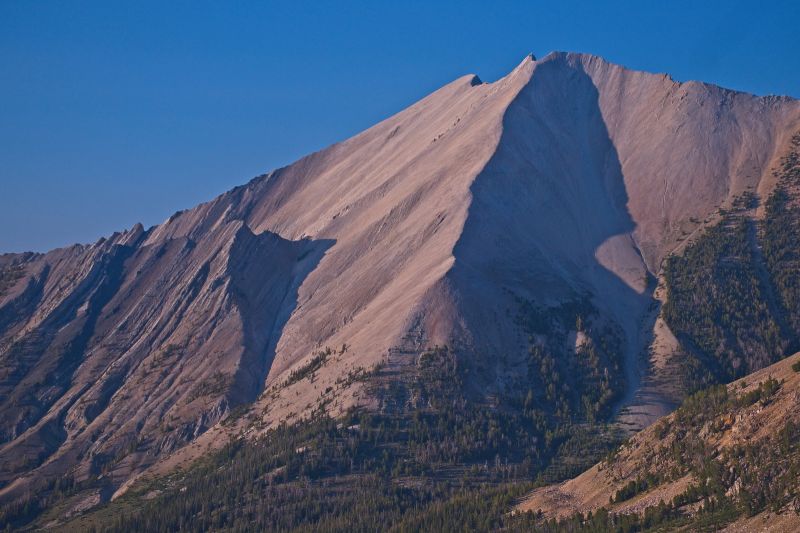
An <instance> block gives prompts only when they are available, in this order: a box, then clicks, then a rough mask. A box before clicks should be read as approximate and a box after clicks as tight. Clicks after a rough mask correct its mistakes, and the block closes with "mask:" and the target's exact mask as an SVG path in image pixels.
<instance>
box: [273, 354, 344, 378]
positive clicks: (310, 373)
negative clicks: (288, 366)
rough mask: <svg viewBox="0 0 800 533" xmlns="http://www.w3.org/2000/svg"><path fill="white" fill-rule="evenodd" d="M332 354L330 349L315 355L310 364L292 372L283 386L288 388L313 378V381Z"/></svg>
mask: <svg viewBox="0 0 800 533" xmlns="http://www.w3.org/2000/svg"><path fill="white" fill-rule="evenodd" d="M343 349H344V348H343ZM331 354H333V350H331V349H330V348H325V350H324V351H321V352H317V353H315V354H314V355H313V356H312V357H311V360H310V361H309V362H308V363H306V364H304V365H303V366H301V367H300V368H297V369H295V370H292V372H291V373H290V374H289V377H288V378H287V379H286V382H285V383H284V384H283V385H284V386H285V387H288V386H289V385H293V384H295V383H297V382H298V381H302V380H304V379H305V378H311V380H312V381H313V380H314V373H315V372H316V371H317V370H319V369H320V368H322V367H323V366H324V365H325V363H326V362H327V361H328V358H329V357H330V356H331Z"/></svg>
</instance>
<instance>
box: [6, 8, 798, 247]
mask: <svg viewBox="0 0 800 533" xmlns="http://www.w3.org/2000/svg"><path fill="white" fill-rule="evenodd" d="M767 5H769V7H761V6H767ZM798 20H800V2H790V1H774V2H769V3H762V2H759V3H755V2H753V3H751V2H736V1H727V2H699V1H698V2H683V1H671V2H666V1H665V2H568V1H549V2H503V1H495V2H488V1H487V2H469V1H461V2H434V1H426V2H415V1H404V2H388V1H387V2H347V1H337V2H322V1H318V2H307V3H306V2H244V1H241V2H222V1H218V2H205V1H186V2H149V1H138V2H127V3H123V2H113V1H112V2H108V1H97V2H90V1H79V0H73V1H70V2H63V1H46V0H40V1H23V0H17V1H14V0H5V1H3V2H0V79H1V80H2V83H0V252H5V251H22V250H36V251H43V250H47V249H50V248H53V247H56V246H62V245H66V244H70V243H73V242H92V241H94V240H96V239H97V238H98V237H100V236H102V235H106V234H109V233H111V232H113V231H114V230H119V229H123V228H127V227H130V226H132V225H133V224H134V223H135V222H139V221H141V222H143V223H144V224H145V226H149V225H152V224H156V223H159V222H161V221H162V220H164V219H165V218H166V217H167V216H169V215H170V214H171V213H173V212H174V211H176V210H178V209H183V208H187V207H191V206H193V205H195V204H197V203H199V202H201V201H205V200H208V199H211V198H212V197H214V196H215V195H217V194H219V193H221V192H223V191H225V190H227V189H229V188H230V187H233V186H235V185H238V184H241V183H244V182H246V181H247V180H249V179H250V178H251V177H253V176H255V175H257V174H260V173H263V172H265V171H267V170H270V169H272V168H275V167H278V166H282V165H285V164H287V163H290V162H291V161H293V160H295V159H297V158H298V157H300V156H302V155H304V154H306V153H308V152H311V151H314V150H318V149H320V148H323V147H324V146H326V145H328V144H330V143H333V142H336V141H338V140H342V139H345V138H347V137H349V136H351V135H353V134H355V133H357V132H359V131H361V130H363V129H365V128H367V127H369V126H370V125H372V124H374V123H375V122H377V121H379V120H381V119H383V118H385V117H387V116H389V115H391V114H393V113H395V112H397V111H399V110H401V109H402V108H404V107H405V106H407V105H408V104H411V103H413V102H414V101H416V100H417V99H419V98H420V97H422V96H424V95H425V94H427V93H429V92H431V91H433V90H435V89H436V88H437V87H439V86H441V85H443V84H445V83H447V82H449V81H451V80H453V79H454V78H456V77H458V76H461V75H463V74H467V73H475V74H478V75H479V76H480V77H481V78H482V79H484V80H486V81H492V80H494V79H496V78H498V77H500V76H502V75H504V74H505V73H506V72H508V71H509V70H510V69H511V68H513V67H514V66H515V65H516V64H517V63H519V62H520V61H521V60H522V58H523V57H524V56H525V55H526V54H527V53H529V52H533V53H534V54H536V55H537V56H543V55H545V54H546V53H547V52H549V51H552V50H569V51H581V52H589V53H593V54H598V55H602V56H604V57H606V58H607V59H609V60H610V61H613V62H616V63H620V64H623V65H625V66H628V67H631V68H636V69H642V70H648V71H653V72H668V73H670V74H671V75H672V76H673V77H674V78H676V79H678V80H688V79H701V80H704V81H708V82H711V83H716V84H719V85H723V86H726V87H730V88H733V89H739V90H744V91H748V92H753V93H756V94H788V95H792V96H795V97H800V59H798V58H800V55H798V50H799V49H800V37H798V35H800V34H799V33H798V31H797V24H798Z"/></svg>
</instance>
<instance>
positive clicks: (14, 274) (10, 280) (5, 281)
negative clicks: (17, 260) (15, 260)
mask: <svg viewBox="0 0 800 533" xmlns="http://www.w3.org/2000/svg"><path fill="white" fill-rule="evenodd" d="M24 275H25V266H24V265H22V264H12V265H8V266H6V267H5V268H4V269H2V270H0V297H3V296H5V294H6V292H8V290H9V289H11V287H13V286H14V284H15V283H16V282H17V281H19V279H20V278H21V277H22V276H24Z"/></svg>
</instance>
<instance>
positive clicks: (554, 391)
mask: <svg viewBox="0 0 800 533" xmlns="http://www.w3.org/2000/svg"><path fill="white" fill-rule="evenodd" d="M521 308H522V313H521V317H520V322H521V324H522V326H523V328H524V329H525V331H526V332H527V333H528V335H529V354H530V359H529V361H528V369H527V370H528V372H527V373H528V380H527V385H528V387H529V388H528V391H527V393H526V396H525V399H524V401H523V409H524V411H525V412H527V413H530V414H531V416H539V417H542V418H550V419H551V420H554V421H557V422H559V423H571V422H589V423H594V422H596V421H599V420H603V419H605V418H607V417H608V416H609V415H610V414H611V409H612V406H613V403H614V402H615V401H616V400H617V399H618V398H619V396H620V395H621V394H622V391H623V389H624V386H625V382H624V375H625V373H624V372H623V371H622V364H623V360H622V359H623V352H622V341H621V337H622V335H621V334H620V333H619V331H618V329H616V328H614V327H613V326H612V325H610V324H602V323H601V321H600V320H599V318H598V315H597V312H596V310H595V309H594V307H593V306H592V304H591V302H590V301H589V298H588V297H587V296H584V297H581V298H575V299H573V300H571V301H567V302H565V303H562V304H561V305H559V306H557V307H550V308H542V307H537V306H535V305H533V304H531V303H530V302H522V306H521ZM570 335H574V336H575V338H581V339H582V340H583V342H580V343H576V342H575V341H573V342H572V343H571V344H572V345H573V346H574V347H573V346H570V342H568V341H569V340H570ZM576 344H577V346H575V345H576Z"/></svg>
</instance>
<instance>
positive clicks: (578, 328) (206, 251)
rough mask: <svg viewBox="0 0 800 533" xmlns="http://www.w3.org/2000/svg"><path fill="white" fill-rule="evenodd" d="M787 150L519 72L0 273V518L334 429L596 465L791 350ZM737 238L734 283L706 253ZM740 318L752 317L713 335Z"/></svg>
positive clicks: (766, 128) (709, 108)
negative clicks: (391, 430)
mask: <svg viewBox="0 0 800 533" xmlns="http://www.w3.org/2000/svg"><path fill="white" fill-rule="evenodd" d="M798 130H800V103H799V102H798V101H796V100H793V99H791V98H786V97H771V96H770V97H756V96H752V95H748V94H743V93H737V92H733V91H729V90H726V89H722V88H719V87H715V86H712V85H707V84H704V83H699V82H686V83H679V82H675V81H674V80H672V79H671V78H669V77H668V76H666V75H657V74H649V73H644V72H636V71H631V70H627V69H625V68H623V67H620V66H617V65H613V64H610V63H608V62H606V61H604V60H603V59H601V58H599V57H595V56H590V55H584V54H573V53H560V52H558V53H552V54H550V55H548V56H547V57H545V58H543V59H541V60H536V59H534V58H533V57H532V56H529V57H527V58H525V59H524V60H523V61H522V63H521V64H520V65H519V66H517V67H516V68H515V69H514V70H513V71H512V72H511V73H509V74H508V75H507V76H505V77H504V78H502V79H500V80H498V81H496V82H493V83H483V82H482V81H481V80H479V79H478V78H477V77H476V76H465V77H462V78H460V79H458V80H456V81H454V82H452V83H450V84H448V85H446V86H444V87H443V88H441V89H439V90H438V91H436V92H434V93H433V94H431V95H430V96H428V97H426V98H424V99H423V100H421V101H420V102H418V103H416V104H414V105H412V106H411V107H409V108H408V109H406V110H404V111H402V112H400V113H398V114H397V115H395V116H393V117H390V118H388V119H386V120H385V121H383V122H381V123H379V124H377V125H376V126H374V127H372V128H370V129H368V130H366V131H365V132H363V133H361V134H359V135H356V136H355V137H353V138H351V139H348V140H346V141H344V142H341V143H338V144H335V145H333V146H331V147H329V148H326V149H324V150H322V151H320V152H317V153H314V154H311V155H309V156H307V157H305V158H303V159H301V160H299V161H297V162H296V163H293V164H291V165H289V166H287V167H285V168H282V169H278V170H275V171H273V172H270V173H268V174H265V175H263V176H259V177H257V178H255V179H253V180H252V181H250V182H249V183H248V184H246V185H244V186H241V187H237V188H235V189H233V190H231V191H229V192H227V193H225V194H222V195H221V196H219V197H218V198H216V199H214V200H212V201H211V202H208V203H206V204H202V205H200V206H197V207H195V208H193V209H190V210H187V211H183V212H179V213H176V214H174V215H173V216H172V217H170V218H169V219H168V220H167V221H165V222H164V223H163V224H160V225H158V226H155V227H152V228H149V229H147V230H145V229H144V228H143V227H141V226H140V225H137V226H135V227H134V228H131V229H130V230H128V231H125V232H122V233H118V234H115V235H113V236H111V237H109V238H108V239H101V240H100V241H98V242H97V243H95V244H92V245H85V246H84V245H76V246H72V247H68V248H63V249H58V250H54V251H52V252H49V253H46V254H32V253H29V254H6V255H3V256H0V280H2V281H0V392H1V393H0V465H2V467H1V468H0V484H2V488H0V500H2V501H4V502H12V503H13V505H22V504H21V503H20V502H23V501H28V500H29V495H30V494H31V492H35V491H47V490H53V487H54V484H55V485H59V486H61V485H63V484H64V483H67V484H68V485H69V486H70V487H73V486H80V487H81V490H83V491H89V492H91V491H94V492H91V495H90V496H87V497H85V498H84V499H83V500H82V501H81V502H80V503H79V504H77V507H76V508H77V509H84V508H86V507H87V506H91V505H94V504H97V503H99V502H105V501H107V500H109V499H110V498H111V497H112V495H115V496H116V497H121V496H122V495H123V494H124V493H125V491H126V490H128V488H129V487H131V486H133V485H135V483H136V481H137V480H138V479H140V477H139V476H142V475H145V477H148V476H155V477H158V476H161V475H167V474H168V473H169V472H172V471H173V470H174V469H175V468H176V467H180V466H186V465H188V464H189V463H191V462H192V461H194V460H195V459H197V458H198V457H204V456H206V455H207V454H208V453H210V452H213V451H215V450H216V451H219V450H222V449H223V448H224V447H225V446H226V444H227V443H228V442H229V441H230V440H231V439H232V438H236V437H237V436H239V435H246V436H247V437H248V438H251V439H256V438H257V437H258V436H259V435H267V434H274V433H270V432H271V431H272V432H274V431H276V430H278V429H279V428H281V427H283V426H282V424H296V423H300V422H301V421H303V420H306V419H309V418H311V417H313V416H317V415H319V414H320V413H322V414H324V415H325V416H328V417H331V418H333V419H336V418H337V417H342V416H352V413H353V412H354V410H356V411H360V412H363V411H365V412H372V413H380V414H382V415H384V416H390V415H391V416H392V417H394V418H392V420H395V421H397V420H404V421H408V420H411V418H410V417H411V413H413V412H422V413H424V414H425V416H428V415H430V416H434V415H435V416H443V414H444V415H446V416H450V417H453V418H452V420H451V422H452V421H455V422H453V424H454V425H456V426H459V427H462V426H463V425H464V423H466V422H469V423H470V424H473V423H474V427H475V428H477V429H475V432H476V435H478V437H474V438H476V439H478V440H480V444H479V445H477V444H475V443H469V442H466V441H459V440H458V439H457V438H455V437H453V436H452V435H451V434H450V433H441V434H437V435H439V437H441V439H444V440H442V442H445V441H447V442H450V441H449V440H447V439H451V438H453V439H455V440H456V441H458V442H459V444H454V445H453V447H452V449H450V451H447V452H445V450H444V449H439V450H438V451H437V454H438V455H436V457H438V459H437V461H445V459H446V461H451V462H454V463H457V464H459V465H463V464H473V465H474V464H484V463H487V464H488V462H489V461H494V460H495V458H497V461H499V463H498V462H495V466H496V467H497V468H496V469H495V470H496V471H497V472H500V471H501V469H500V468H499V466H500V465H501V463H502V461H503V459H502V458H503V457H506V462H505V464H506V466H507V465H508V463H509V460H510V461H512V462H514V461H520V464H523V463H524V464H525V465H526V466H525V469H526V471H527V472H528V475H530V476H534V475H538V474H539V473H541V472H543V471H545V469H548V468H549V469H550V470H548V471H549V472H551V473H552V475H556V476H558V475H560V476H564V475H565V474H568V473H577V472H574V470H576V469H579V468H582V466H584V465H583V463H582V462H578V463H579V464H578V463H574V462H573V463H574V464H573V463H569V461H566V463H565V462H564V461H563V459H565V458H568V457H567V456H568V455H569V454H568V448H569V446H567V445H565V444H564V443H565V442H567V443H575V444H574V445H575V446H589V447H591V449H592V450H593V452H592V453H591V454H586V455H585V457H583V460H584V461H588V460H593V459H594V456H595V454H597V453H600V452H601V451H602V450H605V449H607V447H608V446H609V441H610V440H613V439H614V438H615V437H612V436H611V433H613V431H612V429H613V428H612V429H608V431H605V430H604V431H602V432H600V433H602V434H603V436H602V438H601V440H602V441H603V442H594V441H593V440H592V439H596V438H597V434H598V432H597V431H596V429H597V428H599V427H601V426H603V427H605V425H606V424H607V423H609V422H613V421H616V422H619V423H620V424H622V426H623V427H624V428H626V430H627V431H633V430H636V429H641V428H643V427H645V426H647V425H648V424H650V423H651V422H652V421H654V420H655V419H657V418H658V417H659V416H662V415H664V414H667V413H668V412H669V411H671V410H672V409H673V408H674V407H675V405H677V403H678V402H680V400H681V399H682V398H683V396H685V394H687V393H688V392H691V391H692V390H695V389H697V388H700V387H702V386H706V385H709V384H711V383H715V382H724V381H725V380H728V379H733V378H736V377H740V376H741V375H744V374H745V373H747V372H751V371H753V370H757V369H758V368H761V367H763V366H765V365H767V364H769V363H771V362H773V361H776V360H778V359H780V358H781V357H783V356H785V355H787V354H788V353H790V351H791V350H792V349H794V348H795V344H796V340H797V336H798V332H799V330H798V328H799V327H800V322H798V321H797V320H796V318H797V317H796V316H794V315H793V314H792V311H793V310H795V309H797V308H798V307H797V306H796V305H794V304H795V303H796V302H797V300H795V299H794V298H795V297H796V296H797V290H796V289H797V288H796V287H795V286H794V285H792V283H793V282H792V281H791V280H792V279H794V278H793V273H794V272H796V271H797V268H798V267H797V261H796V260H795V259H794V257H795V256H789V257H784V256H781V255H780V254H779V253H778V252H777V251H776V250H780V249H788V250H792V248H791V246H790V247H788V248H787V247H786V246H784V245H782V244H781V243H783V242H784V241H785V240H786V239H789V241H790V244H791V243H794V242H795V241H794V240H793V239H796V237H797V235H800V233H797V232H793V231H794V230H793V229H792V228H795V229H796V224H795V223H794V222H792V223H793V224H795V226H792V225H791V224H790V225H789V226H786V225H785V224H783V225H782V226H780V227H772V226H770V227H766V226H768V225H769V224H767V223H766V222H764V221H767V222H768V221H769V220H783V219H780V218H779V217H781V216H782V217H784V219H785V218H787V217H788V220H790V221H796V220H797V217H796V216H795V211H794V210H795V209H796V197H797V196H796V195H797V187H796V184H795V181H792V180H793V179H794V178H792V176H793V174H792V172H794V170H792V169H793V168H794V167H792V166H791V165H792V163H791V161H796V158H797V156H796V150H797V142H796V140H795V141H793V140H792V139H793V136H794V135H795V133H796V132H797V131H798ZM791 154H795V155H794V156H792V155H791ZM792 157H795V159H794V160H793V159H791V158H792ZM787 158H789V159H787ZM787 161H788V163H787ZM787 164H788V165H789V166H788V167H787V166H786V165H787ZM787 168H788V169H789V170H786V169H787ZM776 169H784V170H783V171H782V173H781V172H776ZM778 193H780V194H778ZM781 195H783V196H781ZM781 199H784V200H781ZM767 200H770V201H772V204H770V203H769V202H768V201H767ZM781 201H782V202H783V203H781ZM776 202H777V203H776ZM770 205H771V206H772V207H770ZM770 209H772V211H774V213H773V214H772V215H770V216H767V215H766V213H767V211H769V210H770ZM772 211H770V213H772ZM737 223H738V224H739V226H741V227H742V228H743V229H742V231H739V232H738V233H736V232H733V233H731V235H733V236H732V237H730V239H731V242H732V243H733V244H731V246H733V245H738V246H740V247H742V250H744V251H743V252H742V253H739V254H738V255H736V257H737V258H739V259H741V261H743V263H742V264H745V265H746V266H747V268H748V269H749V270H747V269H745V270H742V268H743V267H742V268H740V267H736V269H735V271H736V272H737V273H738V272H740V271H746V272H748V273H751V274H752V275H749V277H747V280H746V281H748V282H749V283H750V285H747V284H744V283H743V282H742V283H740V281H742V280H740V279H739V278H738V277H736V276H728V277H717V276H715V275H714V273H715V272H717V271H718V270H719V268H717V267H719V265H728V264H729V263H730V262H731V257H732V256H731V254H728V253H727V252H728V248H725V249H723V250H716V251H715V250H711V251H709V250H710V248H708V244H707V241H708V240H709V239H706V240H705V241H704V240H703V236H705V235H708V234H709V233H710V232H713V231H723V230H725V231H727V230H726V228H734V229H735V228H739V226H736V224H737ZM765 224H766V225H765ZM762 226H763V227H762ZM781 227H783V228H788V229H785V230H784V229H781ZM714 228H718V229H717V230H714ZM770 228H772V229H770ZM790 230H791V231H790ZM731 231H733V230H731ZM725 235H728V233H725ZM698 242H699V243H700V244H697V243H698ZM711 242H723V241H722V240H720V239H717V238H712V239H711ZM724 242H727V241H724ZM704 243H706V244H704ZM784 244H785V243H784ZM693 246H694V248H693ZM792 246H793V245H792ZM698 247H699V248H698ZM798 249H800V248H798ZM686 250H700V251H699V252H697V253H696V254H695V256H696V260H692V261H688V262H687V263H686V264H683V263H680V262H676V260H673V259H670V258H673V257H695V256H691V255H689V256H687V255H685V254H684V251H686ZM769 250H772V251H773V252H774V253H767V252H768V251H769ZM740 251H741V250H740ZM714 254H716V255H714ZM742 254H744V255H742ZM745 256H746V257H745ZM742 257H744V259H742ZM709 258H710V259H709ZM701 259H703V260H705V259H708V260H707V261H705V262H703V261H702V260H701ZM723 270H724V269H723ZM695 274H696V275H698V276H699V275H700V274H703V275H708V276H711V279H712V280H713V281H714V282H715V283H716V282H719V283H717V284H714V283H707V284H704V285H703V286H702V287H701V286H700V285H697V284H695V285H692V282H691V280H692V279H693V276H695ZM753 280H755V281H753ZM781 280H782V281H781ZM701 288H702V289H704V290H708V291H711V292H712V293H713V294H711V297H712V298H716V297H717V296H719V299H718V300H716V299H715V300H713V301H715V302H716V301H719V302H720V306H722V307H720V308H714V309H707V308H705V307H703V302H702V301H699V300H698V298H695V297H694V296H696V295H699V294H702V293H701V292H700V291H699V289H701ZM693 289H695V290H693ZM757 289H758V290H757ZM737 291H738V292H737ZM670 295H672V296H676V297H675V298H672V297H671V296H670ZM680 295H683V296H684V297H683V298H679V297H677V296H680ZM735 301H738V302H745V303H747V304H749V303H752V304H753V306H752V308H753V309H758V310H760V311H759V312H760V314H759V315H758V317H759V319H758V320H757V321H755V322H752V321H751V320H749V319H748V318H747V317H745V316H744V315H743V314H742V313H741V312H740V311H739V310H736V309H734V310H733V311H731V312H730V316H732V317H733V319H731V320H727V319H726V320H724V321H722V322H720V323H721V324H722V326H720V327H718V328H716V329H715V327H716V326H714V325H715V324H717V322H719V321H718V320H717V319H718V318H719V317H718V315H720V313H728V311H729V308H730V309H733V308H732V307H730V306H731V305H733V304H732V303H731V302H735ZM662 304H665V307H664V308H663V309H662ZM726 306H727V307H726ZM695 313H699V315H698V316H703V317H704V321H697V322H696V323H695V322H693V321H692V320H691V319H687V316H692V315H693V314H695ZM703 313H705V314H703ZM726 316H727V315H726ZM742 317H744V318H742ZM709 321H710V322H709ZM751 322H752V323H753V324H755V325H754V326H752V327H753V328H760V329H758V332H759V335H762V336H763V337H764V338H765V339H769V340H770V342H769V343H765V344H764V346H766V348H764V350H760V351H759V350H758V349H756V348H755V347H754V346H752V345H751V344H752V343H751V344H748V343H747V342H744V341H742V339H743V338H744V337H746V335H744V333H743V331H744V330H743V329H742V328H744V326H743V325H742V324H745V323H746V324H750V323H751ZM708 324H711V325H710V326H709V325H708ZM706 326H708V327H706ZM712 326H713V327H712ZM762 326H763V327H762ZM748 327H750V326H748ZM748 335H749V333H748ZM748 338H749V337H748ZM476 413H479V414H476ZM476 417H477V418H476ZM480 417H484V418H480ZM448 420H450V419H448ZM362 423H365V422H361V421H360V422H358V424H362ZM403 423H405V422H403ZM414 423H417V422H414ZM398 424H399V422H398ZM489 426H491V427H495V426H497V427H501V428H503V429H502V430H501V432H500V434H501V437H499V438H498V440H496V441H494V440H492V439H482V438H480V437H479V436H480V435H481V434H482V433H481V432H482V431H483V429H480V428H485V427H489ZM426 427H427V428H428V429H431V427H433V426H431V427H428V426H426ZM436 427H439V426H436ZM441 427H450V426H448V425H447V424H445V425H443V426H441ZM470 427H472V426H470ZM403 431H405V429H404V430H403ZM426 431H427V430H426ZM437 431H440V430H437ZM441 431H444V430H441ZM404 435H405V434H404ZM406 436H407V435H406ZM428 437H429V438H432V437H431V436H430V435H429V436H428ZM404 438H405V437H404ZM588 441H592V444H591V445H589V444H581V443H585V442H588ZM473 444H475V445H474V446H473ZM565 446H566V447H565ZM582 449H583V448H582ZM454 450H457V451H454ZM523 450H524V453H523ZM467 451H468V452H467ZM462 452H463V454H466V455H459V454H462ZM415 453H416V452H415ZM523 455H524V459H523ZM415 457H417V459H419V457H421V456H419V457H418V456H415ZM509 458H511V459H509ZM559 458H560V459H559ZM417 459H415V460H417ZM419 460H420V461H421V459H419ZM446 461H445V462H446ZM525 461H527V463H526V462H525ZM585 466H588V465H585ZM488 468H489V467H488V466H487V469H488ZM557 472H560V474H558V473H557ZM54 480H62V481H54ZM76 484H77V485H76ZM14 502H16V503H14ZM9 505H11V503H10V504H9ZM42 505H43V504H42ZM45 507H46V506H45ZM70 512H73V511H70ZM12 514H13V513H12ZM9 516H11V515H9Z"/></svg>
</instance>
